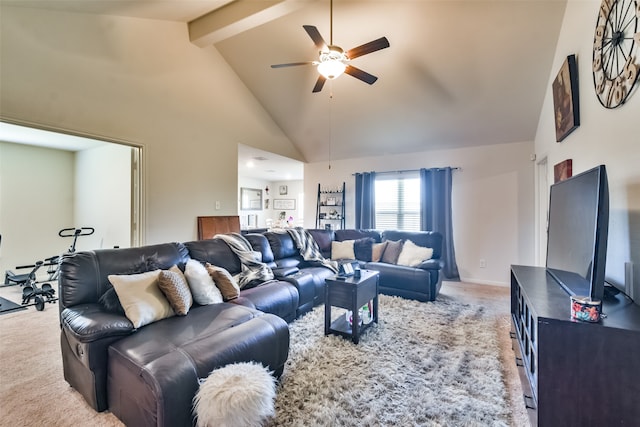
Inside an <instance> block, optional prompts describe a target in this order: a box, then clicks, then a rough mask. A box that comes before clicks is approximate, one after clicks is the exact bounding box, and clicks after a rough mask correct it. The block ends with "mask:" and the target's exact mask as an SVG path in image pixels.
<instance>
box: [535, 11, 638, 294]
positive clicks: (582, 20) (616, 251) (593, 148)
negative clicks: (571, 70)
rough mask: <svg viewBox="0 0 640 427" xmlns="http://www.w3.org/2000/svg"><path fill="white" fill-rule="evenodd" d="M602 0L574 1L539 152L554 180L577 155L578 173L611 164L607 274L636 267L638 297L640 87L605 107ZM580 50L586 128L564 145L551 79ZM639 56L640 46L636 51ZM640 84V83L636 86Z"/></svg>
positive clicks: (617, 277) (619, 276)
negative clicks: (600, 74) (598, 44)
mask: <svg viewBox="0 0 640 427" xmlns="http://www.w3.org/2000/svg"><path fill="white" fill-rule="evenodd" d="M600 4H601V2H600V1H599V0H591V1H586V0H580V1H577V0H570V1H569V2H568V3H567V10H566V12H565V16H564V22H563V25H562V31H561V34H560V39H559V40H558V47H557V49H556V55H555V59H554V65H553V68H552V70H551V73H550V75H549V83H548V85H547V87H548V91H547V95H546V98H545V102H544V106H543V108H542V111H541V114H540V122H539V125H538V132H537V135H536V139H535V151H536V154H537V156H538V159H542V158H544V157H546V158H547V159H548V164H549V174H548V175H549V177H548V179H549V182H553V165H555V164H556V163H559V162H561V161H563V160H565V159H572V161H573V172H574V175H575V174H577V173H579V172H583V171H585V170H588V169H590V168H592V167H594V166H597V165H599V164H604V165H606V167H607V175H608V177H609V190H610V221H609V240H608V251H607V278H608V279H609V280H611V281H613V282H615V283H618V284H620V283H624V268H625V267H624V265H625V263H626V262H629V261H632V262H633V263H634V265H635V271H634V272H635V274H634V276H635V280H634V288H635V296H636V300H637V299H638V296H640V128H639V127H638V119H639V118H640V91H639V90H636V92H635V93H634V94H632V96H631V97H630V98H629V99H628V101H627V103H626V104H625V105H623V106H621V107H619V108H616V109H612V110H610V109H606V108H604V107H602V106H601V105H600V103H599V101H598V99H597V98H596V95H595V90H594V87H593V78H592V71H591V70H592V66H591V61H592V52H593V35H594V31H595V24H596V20H597V17H598V8H599V7H600ZM570 54H576V57H577V62H578V75H579V96H580V116H581V117H580V122H581V124H580V126H579V127H578V128H577V129H576V130H575V131H574V132H573V133H571V134H570V135H569V136H568V137H567V138H566V139H565V140H563V141H562V142H561V143H556V142H555V127H554V114H553V98H552V93H551V83H552V81H553V79H554V78H555V77H556V75H557V73H558V70H559V69H560V65H561V64H562V62H563V61H564V60H565V58H566V57H567V55H570ZM636 55H640V50H639V49H636ZM636 86H638V85H637V84H636Z"/></svg>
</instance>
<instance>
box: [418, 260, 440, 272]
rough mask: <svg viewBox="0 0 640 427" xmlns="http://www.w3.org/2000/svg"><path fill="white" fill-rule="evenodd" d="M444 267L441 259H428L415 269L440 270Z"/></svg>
mask: <svg viewBox="0 0 640 427" xmlns="http://www.w3.org/2000/svg"><path fill="white" fill-rule="evenodd" d="M442 267H444V261H442V260H441V259H433V258H432V259H428V260H426V261H422V262H421V263H420V264H418V266H417V268H421V269H423V270H441V269H442Z"/></svg>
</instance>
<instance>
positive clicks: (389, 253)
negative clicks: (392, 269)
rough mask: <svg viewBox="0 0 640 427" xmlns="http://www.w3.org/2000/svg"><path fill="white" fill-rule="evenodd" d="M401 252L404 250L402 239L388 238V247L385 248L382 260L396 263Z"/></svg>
mask: <svg viewBox="0 0 640 427" xmlns="http://www.w3.org/2000/svg"><path fill="white" fill-rule="evenodd" d="M400 252H402V240H398V241H393V240H387V247H386V248H385V249H384V252H383V253H382V259H381V260H380V261H381V262H384V263H387V264H396V263H397V262H398V257H399V256H400Z"/></svg>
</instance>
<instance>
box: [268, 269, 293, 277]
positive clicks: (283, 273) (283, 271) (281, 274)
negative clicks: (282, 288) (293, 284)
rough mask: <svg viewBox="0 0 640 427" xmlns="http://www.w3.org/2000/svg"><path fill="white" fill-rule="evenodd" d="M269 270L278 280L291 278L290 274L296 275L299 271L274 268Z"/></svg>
mask: <svg viewBox="0 0 640 427" xmlns="http://www.w3.org/2000/svg"><path fill="white" fill-rule="evenodd" d="M271 270H272V271H273V274H274V276H276V277H278V278H280V277H287V276H291V275H292V274H296V273H297V272H299V271H300V269H299V268H298V267H276V268H272V269H271Z"/></svg>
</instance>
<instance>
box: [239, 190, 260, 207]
mask: <svg viewBox="0 0 640 427" xmlns="http://www.w3.org/2000/svg"><path fill="white" fill-rule="evenodd" d="M240 209H242V210H244V211H259V210H262V190H260V189H259V188H245V187H242V188H240Z"/></svg>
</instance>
